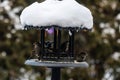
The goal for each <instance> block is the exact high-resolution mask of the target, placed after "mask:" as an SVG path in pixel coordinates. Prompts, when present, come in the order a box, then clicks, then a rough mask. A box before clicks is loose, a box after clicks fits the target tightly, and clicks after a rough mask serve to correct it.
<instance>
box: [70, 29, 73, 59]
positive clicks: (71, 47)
mask: <svg viewBox="0 0 120 80" xmlns="http://www.w3.org/2000/svg"><path fill="white" fill-rule="evenodd" d="M71 33H72V35H69V52H70V57H73V58H74V31H72V30H71Z"/></svg>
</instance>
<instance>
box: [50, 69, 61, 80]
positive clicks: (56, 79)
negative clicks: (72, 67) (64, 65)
mask: <svg viewBox="0 0 120 80" xmlns="http://www.w3.org/2000/svg"><path fill="white" fill-rule="evenodd" d="M60 69H61V68H60V67H53V68H52V77H51V80H60V78H61V74H60Z"/></svg>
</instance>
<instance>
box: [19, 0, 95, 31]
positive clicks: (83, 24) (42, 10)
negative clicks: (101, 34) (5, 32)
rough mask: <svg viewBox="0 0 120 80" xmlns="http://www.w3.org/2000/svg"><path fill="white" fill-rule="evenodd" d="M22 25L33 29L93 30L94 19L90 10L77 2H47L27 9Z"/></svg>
mask: <svg viewBox="0 0 120 80" xmlns="http://www.w3.org/2000/svg"><path fill="white" fill-rule="evenodd" d="M20 20H21V24H22V25H23V27H24V28H25V26H26V25H29V26H32V27H43V26H44V27H46V26H47V27H50V26H53V25H56V26H59V27H62V28H68V27H73V28H74V27H77V28H80V29H83V28H85V29H88V30H90V29H92V27H93V17H92V14H91V12H90V10H89V9H88V8H86V7H84V6H83V5H81V4H79V3H77V2H76V1H75V0H45V1H44V2H42V3H38V2H35V3H33V4H31V5H30V6H28V7H26V8H25V9H24V10H23V11H22V13H21V16H20Z"/></svg>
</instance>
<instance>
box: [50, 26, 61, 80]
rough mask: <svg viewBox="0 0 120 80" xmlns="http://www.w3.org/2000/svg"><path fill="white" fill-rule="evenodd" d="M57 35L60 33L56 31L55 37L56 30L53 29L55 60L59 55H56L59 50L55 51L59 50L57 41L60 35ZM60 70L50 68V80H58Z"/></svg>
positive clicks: (58, 41) (58, 68)
mask: <svg viewBox="0 0 120 80" xmlns="http://www.w3.org/2000/svg"><path fill="white" fill-rule="evenodd" d="M59 33H60V31H58V35H57V30H56V29H55V28H54V52H55V54H56V55H57V56H55V57H57V58H58V56H59V54H57V53H59V52H58V51H59V50H57V49H59V47H60V39H58V38H61V34H60V35H59ZM60 69H61V68H60V67H52V77H51V80H60V73H61V72H60Z"/></svg>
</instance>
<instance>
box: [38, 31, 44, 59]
mask: <svg viewBox="0 0 120 80" xmlns="http://www.w3.org/2000/svg"><path fill="white" fill-rule="evenodd" d="M40 39H41V40H40V41H41V50H40V53H39V55H40V57H41V58H43V55H44V50H45V49H44V43H45V30H44V29H42V30H41V38H40Z"/></svg>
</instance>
